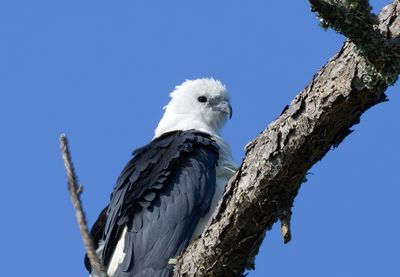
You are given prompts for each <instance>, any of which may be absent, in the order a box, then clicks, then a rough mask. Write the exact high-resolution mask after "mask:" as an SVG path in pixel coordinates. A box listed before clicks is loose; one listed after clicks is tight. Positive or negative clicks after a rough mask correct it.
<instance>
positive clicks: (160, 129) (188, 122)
mask: <svg viewBox="0 0 400 277" xmlns="http://www.w3.org/2000/svg"><path fill="white" fill-rule="evenodd" d="M191 129H195V130H199V131H202V132H206V133H209V134H210V135H212V136H220V130H219V129H216V128H215V127H213V126H210V125H209V124H206V123H205V122H204V121H201V120H198V119H194V118H191V117H188V115H186V114H182V115H176V114H174V115H173V116H170V115H168V114H165V115H164V117H163V118H162V119H161V121H160V123H158V126H157V128H156V130H155V131H154V133H155V135H154V138H156V137H159V136H160V135H162V134H164V133H167V132H171V131H178V130H182V131H185V130H191Z"/></svg>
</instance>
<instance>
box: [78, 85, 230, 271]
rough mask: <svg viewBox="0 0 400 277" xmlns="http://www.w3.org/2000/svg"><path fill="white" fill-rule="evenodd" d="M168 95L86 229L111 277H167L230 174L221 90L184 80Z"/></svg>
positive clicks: (225, 101)
mask: <svg viewBox="0 0 400 277" xmlns="http://www.w3.org/2000/svg"><path fill="white" fill-rule="evenodd" d="M170 96H171V100H170V102H169V103H168V105H167V106H165V107H164V109H165V113H164V116H163V117H162V119H161V121H160V122H159V124H158V126H157V128H156V130H155V136H154V138H153V140H152V141H151V142H150V143H149V144H147V145H146V146H144V147H142V148H139V149H137V150H136V151H134V153H133V158H132V159H131V160H130V161H129V162H128V164H127V165H126V166H125V168H124V169H123V171H122V173H121V175H120V176H119V178H118V180H117V183H116V185H115V188H114V191H113V192H112V194H111V199H110V203H109V205H108V206H107V207H106V208H105V209H104V210H103V211H102V212H101V214H100V215H99V217H98V219H97V221H96V222H95V224H94V225H93V227H92V230H91V234H92V237H93V239H94V242H95V244H96V245H97V254H98V256H99V257H100V260H101V261H102V263H103V264H104V266H105V268H107V273H108V275H109V276H112V277H132V276H135V277H158V276H170V275H171V273H172V270H173V266H172V265H169V263H168V261H169V260H170V259H171V258H175V257H177V256H179V255H180V254H181V253H182V251H183V250H184V249H185V248H186V247H187V245H188V244H189V242H190V241H191V239H192V238H193V237H195V236H197V235H199V234H201V232H202V231H203V229H204V227H205V225H206V224H207V222H208V220H209V219H210V217H211V215H212V213H213V211H214V210H215V208H216V205H217V203H218V201H219V199H220V198H221V197H222V194H223V191H224V187H225V184H226V182H227V181H228V180H229V178H230V177H231V176H232V175H233V174H234V172H235V170H236V168H235V166H234V161H233V159H232V156H231V152H230V148H229V145H228V144H227V143H226V142H225V141H224V140H223V138H222V137H221V135H220V131H221V128H222V127H223V126H224V124H225V122H226V121H227V119H228V118H231V116H232V108H231V105H230V100H229V96H228V93H227V90H226V88H225V86H224V85H222V84H221V82H220V81H218V80H214V79H212V78H209V79H208V78H206V79H197V80H187V81H185V82H184V83H182V84H181V85H179V86H177V87H176V88H175V90H174V91H173V92H172V93H171V94H170ZM85 265H86V267H87V269H88V270H89V272H90V271H91V268H90V264H89V262H88V260H87V258H86V259H85ZM92 276H94V273H93V274H92Z"/></svg>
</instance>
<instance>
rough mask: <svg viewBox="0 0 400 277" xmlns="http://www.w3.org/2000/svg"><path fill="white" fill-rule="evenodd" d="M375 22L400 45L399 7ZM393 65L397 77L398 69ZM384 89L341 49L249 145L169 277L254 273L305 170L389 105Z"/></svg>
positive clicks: (351, 49) (352, 50)
mask: <svg viewBox="0 0 400 277" xmlns="http://www.w3.org/2000/svg"><path fill="white" fill-rule="evenodd" d="M314 2H315V1H314ZM319 2H321V1H319ZM364 2H365V1H364ZM379 20H380V23H379V27H380V30H381V31H382V32H386V35H387V39H396V38H398V37H399V34H400V4H399V2H398V1H397V0H396V1H395V2H393V3H392V4H391V5H389V6H387V7H386V8H385V9H384V10H383V11H382V12H381V14H380V15H379ZM391 66H393V68H392V69H391V70H392V71H393V72H397V73H398V72H399V70H400V65H399V63H394V64H392V65H391ZM396 77H397V75H396ZM387 86H388V82H387V80H386V79H384V78H381V77H380V75H378V74H375V71H371V69H370V65H369V62H367V61H366V60H365V58H363V57H362V56H361V54H360V51H359V50H358V49H357V47H356V46H355V45H354V44H353V43H352V42H346V43H345V44H344V46H343V47H342V49H341V50H340V51H339V53H338V54H337V55H336V56H334V57H333V58H332V59H331V60H330V61H329V62H328V63H327V64H326V65H325V66H324V67H323V68H322V69H321V70H320V71H319V72H318V73H317V74H316V75H315V76H314V77H313V79H312V81H311V83H310V84H309V85H308V86H307V87H306V88H305V89H304V90H303V91H302V92H300V93H299V94H298V95H297V96H296V98H295V99H294V100H293V101H292V103H291V104H290V106H289V107H288V108H287V109H285V110H284V112H283V113H282V115H281V116H280V117H279V118H278V119H277V120H276V121H274V122H272V123H271V124H270V125H269V126H268V128H267V129H266V130H264V131H263V132H262V133H261V134H260V135H259V136H258V137H257V138H256V139H255V140H254V141H252V142H251V143H249V144H248V145H247V147H246V157H245V159H244V161H243V163H242V165H241V166H240V168H239V170H238V172H237V173H236V174H235V176H234V177H233V178H232V179H231V180H230V182H229V183H228V184H227V187H226V190H225V194H224V197H223V199H222V201H221V203H220V206H219V208H218V210H217V211H216V213H215V216H214V218H213V219H212V220H211V221H210V223H209V226H208V228H207V229H206V230H205V231H204V233H203V234H202V236H201V237H200V238H199V239H197V240H195V241H193V242H192V243H191V244H190V245H189V247H188V248H187V249H186V251H185V252H184V253H183V254H182V256H181V257H179V259H178V261H177V265H176V267H175V271H174V276H238V275H240V274H242V273H243V272H244V270H245V268H248V269H251V268H254V262H253V260H254V257H255V256H256V254H257V252H258V249H259V247H260V245H261V242H262V240H263V238H264V236H265V231H266V230H269V229H271V228H272V225H273V224H274V223H275V222H276V221H277V220H278V219H281V221H282V224H283V225H284V226H285V225H287V226H289V225H288V224H287V223H288V219H290V215H291V207H292V205H293V201H294V198H295V197H296V195H297V193H298V191H299V188H300V185H301V183H302V182H304V181H305V180H306V174H307V172H308V170H309V169H310V168H311V167H312V166H313V165H314V164H315V163H316V162H317V161H319V160H320V159H321V158H322V157H323V156H324V155H325V154H326V153H327V152H328V151H329V150H330V149H331V148H332V147H337V146H338V145H339V144H340V143H341V142H342V140H343V139H344V138H345V137H346V136H347V135H349V134H350V133H351V132H352V131H351V130H350V128H351V127H352V126H353V125H355V124H357V123H359V121H360V116H361V114H362V113H363V112H365V111H366V110H367V109H369V108H370V107H372V106H374V105H376V104H378V103H381V102H384V101H386V95H385V94H384V91H385V90H386V89H387Z"/></svg>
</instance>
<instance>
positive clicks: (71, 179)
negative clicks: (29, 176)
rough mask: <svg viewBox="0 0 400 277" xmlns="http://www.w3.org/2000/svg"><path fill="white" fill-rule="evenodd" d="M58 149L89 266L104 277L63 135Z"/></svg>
mask: <svg viewBox="0 0 400 277" xmlns="http://www.w3.org/2000/svg"><path fill="white" fill-rule="evenodd" d="M60 147H61V152H62V157H63V160H64V166H65V170H66V172H67V176H68V190H69V193H70V197H71V201H72V204H73V205H74V209H75V217H76V220H77V222H78V225H79V230H80V231H81V235H82V240H83V244H84V246H85V250H86V253H87V256H88V259H89V261H90V265H91V266H92V268H93V270H94V272H95V273H96V275H97V276H100V277H106V276H107V274H106V273H105V272H106V271H105V269H104V267H103V265H102V264H101V262H100V260H99V258H98V257H97V255H96V249H95V247H94V243H93V240H92V238H91V236H90V234H89V231H88V227H87V223H86V216H85V213H84V211H83V208H82V203H81V197H80V196H81V193H82V191H83V187H82V186H78V178H77V177H76V174H75V169H74V165H73V164H72V159H71V154H70V151H69V147H68V139H67V136H66V135H65V134H62V135H61V137H60Z"/></svg>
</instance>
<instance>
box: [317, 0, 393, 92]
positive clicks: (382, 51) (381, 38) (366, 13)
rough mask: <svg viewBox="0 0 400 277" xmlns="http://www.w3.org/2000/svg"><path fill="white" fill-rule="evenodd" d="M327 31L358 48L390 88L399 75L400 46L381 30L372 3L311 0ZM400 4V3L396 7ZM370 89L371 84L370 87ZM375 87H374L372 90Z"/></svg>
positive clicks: (345, 0)
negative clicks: (339, 34)
mask: <svg viewBox="0 0 400 277" xmlns="http://www.w3.org/2000/svg"><path fill="white" fill-rule="evenodd" d="M309 2H310V4H311V10H312V11H314V12H317V13H318V15H319V18H320V23H321V26H322V27H323V28H332V29H334V30H335V31H336V32H338V33H341V34H343V35H344V36H346V37H347V38H349V39H350V40H351V41H352V42H353V43H354V44H356V46H357V48H358V50H359V51H360V54H361V55H363V56H365V57H366V58H367V60H368V62H369V63H370V65H371V66H373V68H370V71H371V70H373V71H374V72H375V74H379V75H381V78H382V79H383V80H385V82H386V83H387V84H388V85H391V84H393V83H394V82H395V81H396V80H397V76H398V75H399V73H400V72H399V64H400V45H399V41H398V40H397V39H394V40H393V39H391V38H390V37H388V34H387V31H386V30H385V29H379V28H377V23H378V20H377V17H376V16H375V15H374V14H372V13H371V10H372V8H371V6H370V5H369V1H368V0H309ZM397 4H398V0H396V1H395V2H394V5H397ZM367 85H368V83H367ZM371 87H373V85H372V86H371Z"/></svg>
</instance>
